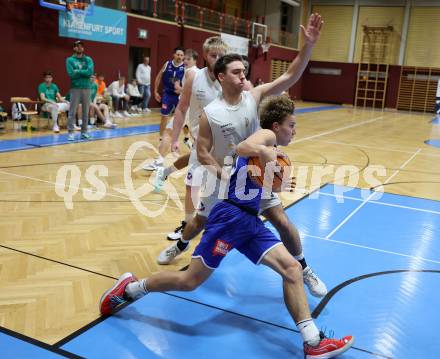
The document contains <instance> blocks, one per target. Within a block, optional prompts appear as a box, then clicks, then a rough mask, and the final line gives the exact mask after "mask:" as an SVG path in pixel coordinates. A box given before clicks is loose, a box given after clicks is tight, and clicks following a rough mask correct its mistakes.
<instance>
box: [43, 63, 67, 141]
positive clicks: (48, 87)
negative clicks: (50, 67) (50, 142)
mask: <svg viewBox="0 0 440 359" xmlns="http://www.w3.org/2000/svg"><path fill="white" fill-rule="evenodd" d="M43 79H44V82H42V83H41V84H39V85H38V97H39V99H40V100H41V101H43V102H44V104H43V107H42V108H41V109H42V110H43V111H46V112H49V113H50V115H51V117H52V120H53V132H55V133H58V132H60V127H59V126H58V115H59V114H60V113H61V112H67V111H69V102H68V101H66V100H65V99H64V98H63V97H62V96H61V94H60V90H59V88H58V86H57V85H55V84H54V83H53V76H52V72H50V71H45V72H44V73H43Z"/></svg>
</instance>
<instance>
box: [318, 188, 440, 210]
mask: <svg viewBox="0 0 440 359" xmlns="http://www.w3.org/2000/svg"><path fill="white" fill-rule="evenodd" d="M375 193H380V192H375ZM318 194H319V195H321V194H322V195H323V196H329V197H337V198H338V197H339V198H342V199H350V200H353V201H358V202H362V201H363V199H362V198H356V197H350V196H339V195H336V194H332V193H325V192H318ZM369 202H370V203H374V204H381V205H383V206H390V207H397V208H404V209H411V210H413V211H418V212H426V213H432V214H440V212H439V211H433V210H430V209H423V208H416V207H410V206H404V205H401V204H393V203H388V202H379V201H369Z"/></svg>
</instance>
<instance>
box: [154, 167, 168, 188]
mask: <svg viewBox="0 0 440 359" xmlns="http://www.w3.org/2000/svg"><path fill="white" fill-rule="evenodd" d="M164 172H165V168H164V167H162V166H160V167H157V170H156V177H154V192H157V193H158V192H160V191H161V190H162V187H163V184H164V183H165V180H166V179H167V177H166V176H165V174H164Z"/></svg>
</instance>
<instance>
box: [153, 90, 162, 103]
mask: <svg viewBox="0 0 440 359" xmlns="http://www.w3.org/2000/svg"><path fill="white" fill-rule="evenodd" d="M154 98H155V99H156V101H157V102H161V100H162V98H161V97H160V95H159V92H157V91H155V92H154Z"/></svg>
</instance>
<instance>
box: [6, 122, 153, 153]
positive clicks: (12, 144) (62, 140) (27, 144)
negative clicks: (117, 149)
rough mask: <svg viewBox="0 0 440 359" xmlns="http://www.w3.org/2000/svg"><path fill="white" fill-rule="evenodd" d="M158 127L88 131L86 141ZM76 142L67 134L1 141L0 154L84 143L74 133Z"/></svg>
mask: <svg viewBox="0 0 440 359" xmlns="http://www.w3.org/2000/svg"><path fill="white" fill-rule="evenodd" d="M158 131H159V125H143V126H133V127H124V128H116V129H113V130H104V129H102V130H96V131H90V132H89V133H90V135H91V136H92V139H91V140H87V141H97V140H108V139H111V138H117V137H127V136H136V135H142V134H146V133H152V132H158ZM75 136H76V140H75V141H68V140H67V133H62V134H54V135H45V136H33V137H28V138H17V139H13V140H2V141H0V152H9V151H18V150H29V149H34V148H38V147H48V146H59V145H67V144H74V143H78V142H84V141H82V140H80V139H79V137H80V134H79V133H78V132H76V133H75Z"/></svg>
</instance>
